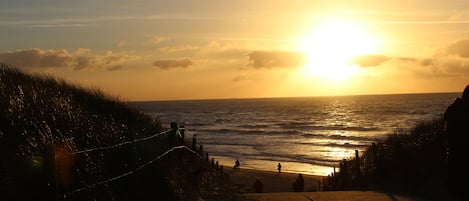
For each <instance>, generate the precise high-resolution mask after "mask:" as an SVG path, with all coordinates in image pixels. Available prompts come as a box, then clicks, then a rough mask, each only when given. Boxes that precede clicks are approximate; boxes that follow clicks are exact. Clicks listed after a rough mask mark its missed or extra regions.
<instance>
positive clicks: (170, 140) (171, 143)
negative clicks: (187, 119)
mask: <svg viewBox="0 0 469 201" xmlns="http://www.w3.org/2000/svg"><path fill="white" fill-rule="evenodd" d="M170 125H171V129H172V130H171V132H169V136H168V146H169V148H173V147H174V143H175V140H176V132H177V130H178V124H177V123H176V122H171V124H170Z"/></svg>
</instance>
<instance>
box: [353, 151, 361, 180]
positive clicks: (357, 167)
mask: <svg viewBox="0 0 469 201" xmlns="http://www.w3.org/2000/svg"><path fill="white" fill-rule="evenodd" d="M361 174H362V173H361V171H360V156H359V155H358V150H355V176H357V177H359V176H361Z"/></svg>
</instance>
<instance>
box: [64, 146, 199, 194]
mask: <svg viewBox="0 0 469 201" xmlns="http://www.w3.org/2000/svg"><path fill="white" fill-rule="evenodd" d="M179 149H186V150H187V151H190V152H192V153H193V154H197V153H196V152H194V151H193V150H191V149H189V148H187V147H186V146H177V147H173V148H171V149H169V150H168V151H166V152H164V153H163V154H161V155H159V156H157V157H155V158H153V159H152V160H150V161H148V162H146V163H145V164H143V165H141V166H139V167H137V168H135V169H134V170H131V171H128V172H126V173H123V174H121V175H119V176H116V177H112V178H110V179H107V180H104V181H100V182H98V183H95V184H92V185H88V186H85V187H82V188H79V189H76V190H73V191H70V192H68V193H65V194H63V196H62V197H63V198H67V197H69V196H71V195H73V194H75V193H79V192H81V191H86V190H89V189H93V188H95V187H97V186H100V185H103V184H106V183H109V182H113V181H117V180H119V179H121V178H124V177H126V176H129V175H132V174H134V173H136V172H138V171H139V170H141V169H143V168H145V167H146V166H148V165H150V164H152V163H154V162H155V161H157V160H159V159H161V158H163V157H164V156H166V155H168V154H169V153H171V152H173V151H175V150H179Z"/></svg>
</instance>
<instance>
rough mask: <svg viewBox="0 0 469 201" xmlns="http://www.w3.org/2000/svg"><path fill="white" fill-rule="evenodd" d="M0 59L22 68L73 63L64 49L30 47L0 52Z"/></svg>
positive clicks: (59, 65)
mask: <svg viewBox="0 0 469 201" xmlns="http://www.w3.org/2000/svg"><path fill="white" fill-rule="evenodd" d="M0 61H1V62H3V63H6V64H11V65H14V66H18V67H24V68H48V67H49V68H58V67H65V66H69V65H71V64H72V63H73V57H72V55H71V54H70V53H69V52H68V51H67V50H64V49H61V50H41V49H38V48H32V49H28V50H18V51H8V52H2V53H0Z"/></svg>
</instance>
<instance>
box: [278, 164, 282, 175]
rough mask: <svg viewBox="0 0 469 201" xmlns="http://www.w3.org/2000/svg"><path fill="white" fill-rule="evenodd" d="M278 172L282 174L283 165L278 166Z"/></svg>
mask: <svg viewBox="0 0 469 201" xmlns="http://www.w3.org/2000/svg"><path fill="white" fill-rule="evenodd" d="M277 170H278V173H279V174H280V172H281V171H282V165H281V164H280V163H278V165H277Z"/></svg>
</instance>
